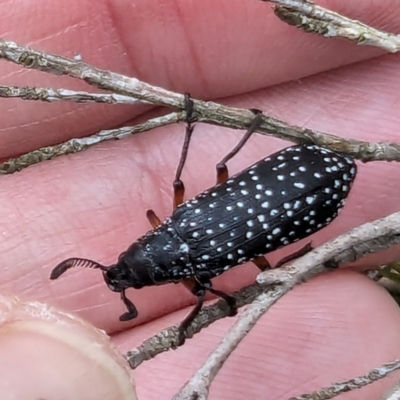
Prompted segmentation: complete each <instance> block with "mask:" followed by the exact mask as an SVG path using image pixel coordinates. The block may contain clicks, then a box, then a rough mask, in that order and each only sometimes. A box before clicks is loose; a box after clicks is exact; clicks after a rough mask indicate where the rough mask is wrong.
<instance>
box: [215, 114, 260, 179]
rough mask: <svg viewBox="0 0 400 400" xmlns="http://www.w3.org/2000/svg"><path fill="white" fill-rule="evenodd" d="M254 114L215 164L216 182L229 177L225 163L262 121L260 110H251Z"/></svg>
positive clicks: (233, 155)
mask: <svg viewBox="0 0 400 400" xmlns="http://www.w3.org/2000/svg"><path fill="white" fill-rule="evenodd" d="M251 111H252V112H254V114H255V115H256V116H255V118H254V119H253V121H252V122H251V124H250V126H249V128H248V129H247V131H246V133H245V134H244V136H243V137H242V139H241V140H240V142H239V143H238V144H237V145H236V146H235V147H234V148H233V150H232V151H231V152H229V153H228V154H227V155H226V156H225V157H224V158H223V159H222V160H221V161H220V162H219V163H218V164H217V166H216V170H217V184H218V183H222V182H225V181H226V180H227V179H228V177H229V172H228V167H227V166H226V163H227V162H228V161H229V160H230V159H232V158H233V157H235V155H236V154H237V153H239V151H240V149H241V148H242V147H243V146H244V145H245V144H246V143H247V141H248V140H249V139H250V136H251V135H252V134H253V133H254V132H255V131H256V130H257V128H258V127H259V126H260V124H261V122H262V112H261V111H260V110H251Z"/></svg>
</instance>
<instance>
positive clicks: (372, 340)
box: [0, 0, 400, 400]
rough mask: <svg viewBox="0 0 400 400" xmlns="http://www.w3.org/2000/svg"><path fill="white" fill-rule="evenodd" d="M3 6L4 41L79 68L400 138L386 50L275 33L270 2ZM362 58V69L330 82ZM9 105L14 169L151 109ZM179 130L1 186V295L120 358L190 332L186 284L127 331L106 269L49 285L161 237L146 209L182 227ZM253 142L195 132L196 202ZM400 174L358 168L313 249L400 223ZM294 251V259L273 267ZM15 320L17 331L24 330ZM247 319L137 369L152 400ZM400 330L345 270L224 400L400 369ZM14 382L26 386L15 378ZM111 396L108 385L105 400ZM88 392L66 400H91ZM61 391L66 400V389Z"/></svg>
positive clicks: (63, 160) (228, 283) (4, 147)
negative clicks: (356, 231)
mask: <svg viewBox="0 0 400 400" xmlns="http://www.w3.org/2000/svg"><path fill="white" fill-rule="evenodd" d="M326 6H327V7H333V6H336V10H337V11H339V12H341V13H343V14H344V15H348V16H354V17H355V18H359V19H361V20H362V21H364V22H366V23H370V24H372V25H374V26H377V27H384V28H385V29H386V30H389V31H393V32H395V31H398V30H399V25H400V14H399V13H397V14H396V11H397V10H393V9H391V8H390V3H387V2H384V1H383V0H382V1H381V2H370V3H368V4H366V2H365V1H363V2H361V1H353V2H351V4H349V2H346V1H337V2H333V1H327V2H326ZM0 7H1V9H2V11H3V12H2V13H0V15H1V17H0V18H2V21H1V22H2V24H1V26H2V27H3V29H2V31H3V33H2V36H6V38H7V39H9V40H13V41H17V42H19V43H24V44H25V43H26V44H29V45H30V46H31V47H35V48H37V49H43V50H47V51H50V52H54V53H58V54H62V55H65V56H70V57H72V56H73V55H74V54H75V53H79V54H81V55H82V57H83V60H84V61H86V62H88V63H90V64H92V65H96V66H99V67H101V68H105V69H110V70H113V71H116V72H120V73H123V74H126V75H131V76H135V77H137V78H139V79H142V80H144V81H146V82H149V83H152V84H155V85H158V86H163V87H165V88H168V89H171V90H174V91H177V92H190V93H191V95H192V96H193V97H194V98H201V99H216V98H224V100H223V101H222V102H223V103H224V104H228V105H232V106H237V107H245V108H252V107H253V108H254V107H255V108H259V109H262V110H263V111H264V112H265V113H266V114H271V115H273V116H275V117H277V118H279V119H282V120H285V121H287V122H290V123H293V124H295V125H300V126H306V127H309V128H313V129H317V130H320V131H324V132H329V133H333V134H337V135H339V136H344V137H345V136H347V137H354V138H359V139H363V140H370V141H398V137H399V135H398V133H397V129H398V127H399V126H400V117H399V114H398V112H397V107H396V106H395V105H396V101H397V85H395V84H394V83H397V82H398V79H396V78H398V75H399V74H400V72H398V71H399V68H398V63H399V61H398V57H396V56H393V55H384V56H381V57H380V58H376V59H374V60H372V59H370V58H371V57H372V56H374V55H377V54H380V53H379V52H378V51H377V50H376V49H371V48H361V47H356V45H355V44H354V43H347V42H344V41H341V40H328V39H324V38H320V37H317V36H315V35H307V34H305V33H301V32H298V31H296V29H295V28H291V27H288V26H286V25H285V24H284V23H282V22H281V21H279V20H278V19H277V18H276V17H275V16H274V15H273V13H272V12H271V10H270V6H269V5H268V4H263V3H262V2H252V1H243V0H240V1H239V0H236V1H232V0H231V1H230V2H229V6H228V3H227V2H224V1H215V0H213V1H203V2H200V3H199V2H187V1H186V2H185V1H180V2H170V3H169V4H168V5H166V4H165V2H161V1H152V2H149V1H145V0H143V1H139V0H137V1H136V2H135V3H134V4H133V3H131V2H129V1H120V2H110V3H104V2H103V3H101V2H90V1H87V2H82V1H79V2H78V1H74V0H68V1H64V2H63V3H54V2H51V1H47V0H41V1H40V2H38V1H35V2H33V1H25V2H24V4H23V7H22V5H20V6H19V7H20V9H19V10H18V14H17V13H16V12H15V8H14V9H12V10H11V8H10V6H9V3H6V2H3V3H1V4H0ZM63 7H65V10H64V9H63ZM11 11H12V13H11ZM363 60H364V61H363ZM356 61H362V62H360V63H358V64H356V65H352V66H348V67H343V68H340V69H337V70H333V69H334V68H336V67H339V66H343V65H345V64H349V63H352V62H356ZM13 71H18V72H13ZM324 71H328V72H324ZM0 74H1V76H2V84H3V85H12V84H14V85H19V86H23V85H30V86H33V85H36V86H45V87H68V88H72V89H85V88H87V87H86V86H84V85H83V84H82V83H80V82H76V81H73V80H71V79H68V78H66V77H55V76H50V75H47V74H42V73H38V72H33V73H32V72H31V71H27V70H18V69H16V68H15V67H14V66H12V65H10V64H6V63H4V62H3V63H1V64H0ZM311 75H313V76H311ZM306 76H310V77H308V78H305V79H304V80H302V81H301V82H299V81H298V79H299V78H302V77H306ZM274 85H277V86H274ZM243 93H245V94H243ZM2 109H3V118H2V124H1V126H2V134H1V136H0V140H1V146H0V152H1V153H0V154H1V158H6V157H12V156H16V155H18V154H21V153H24V152H27V151H30V150H33V149H35V148H38V147H40V146H45V145H50V144H54V143H59V142H61V141H64V140H67V139H69V138H72V137H78V136H86V135H89V134H90V133H93V132H96V131H99V130H101V129H107V128H109V127H114V126H117V125H128V124H132V121H131V119H132V118H134V117H135V116H138V115H139V113H140V112H143V109H142V108H140V109H139V108H137V107H127V106H107V105H99V104H94V105H76V104H69V103H54V104H46V103H39V102H22V101H21V100H18V99H17V100H10V99H4V100H2ZM183 132H184V128H183V127H182V126H170V127H164V128H160V129H157V130H156V131H153V132H150V133H145V134H141V135H136V136H133V137H131V138H129V139H125V140H124V141H118V142H108V143H105V144H102V145H100V146H97V147H95V148H92V149H90V150H88V151H86V152H83V153H80V154H76V155H74V156H67V157H60V158H58V159H56V160H54V161H51V162H45V163H41V164H39V165H37V166H34V167H32V168H28V169H26V170H24V171H22V172H21V173H18V174H14V175H11V176H3V177H2V178H1V179H2V185H1V191H0V196H1V204H2V207H1V209H0V213H1V214H0V215H1V221H2V234H3V240H2V242H1V254H2V263H1V267H0V268H1V274H0V277H1V278H0V285H1V286H0V287H1V292H0V293H2V294H8V295H17V296H22V297H25V298H30V299H37V300H41V301H44V302H46V303H49V304H54V305H57V306H60V307H63V308H65V309H67V310H71V311H75V312H77V313H78V314H79V315H80V316H82V317H83V318H85V319H87V320H88V321H90V322H91V323H93V324H94V325H95V326H97V327H99V328H101V329H104V330H106V331H107V332H108V333H109V334H110V335H111V336H112V339H113V342H114V343H115V344H116V345H118V346H119V347H120V349H121V350H122V351H126V350H128V349H129V348H132V347H133V346H136V345H138V344H139V343H140V342H141V340H142V339H144V338H146V337H148V336H150V335H152V334H154V333H156V332H158V331H160V330H161V329H163V328H165V327H167V326H169V325H171V324H175V323H178V322H179V321H181V320H182V319H183V318H184V316H185V315H186V314H187V313H188V312H189V310H190V309H189V308H187V307H189V305H190V304H192V303H193V301H194V298H193V296H191V295H190V293H188V292H186V291H185V289H184V288H182V287H181V286H180V285H167V286H163V287H157V288H146V289H142V290H139V291H134V290H132V291H130V292H129V293H128V296H129V297H130V298H131V299H132V300H133V301H134V303H135V304H136V306H137V308H138V310H139V317H138V318H137V319H136V320H134V321H132V323H120V322H119V321H118V317H119V315H120V314H121V313H122V312H123V305H122V304H121V302H120V300H119V296H118V295H116V294H115V293H112V292H110V291H109V290H108V289H107V288H106V287H105V285H104V283H103V280H102V277H101V274H100V273H98V272H97V271H90V270H82V271H77V270H74V271H71V272H69V273H68V274H66V275H65V276H63V277H62V279H61V278H60V279H59V280H58V281H56V282H51V281H50V280H49V274H50V271H51V269H52V268H53V267H54V266H55V265H56V264H57V263H58V262H59V261H61V260H63V259H64V258H68V257H71V256H80V257H87V258H91V259H93V260H97V261H99V262H101V263H104V264H107V263H112V262H113V261H114V260H115V259H116V257H117V256H118V254H119V253H120V252H122V251H123V250H125V249H126V247H127V246H128V245H129V244H130V243H131V242H133V241H134V240H136V238H137V237H139V236H140V235H142V234H143V233H145V232H146V231H147V230H148V229H149V225H148V222H147V220H146V216H145V212H146V210H147V209H148V208H153V209H154V210H155V211H156V213H157V214H158V215H159V216H160V217H163V216H167V215H169V214H170V213H171V207H172V180H173V176H174V172H175V168H176V166H177V162H178V159H179V154H180V149H181V146H182V142H183V138H184V133H183ZM242 135H243V132H238V131H232V130H228V129H223V128H220V127H215V126H208V125H204V124H197V127H196V129H195V132H194V138H193V142H192V146H191V148H190V150H189V156H188V162H187V165H186V167H185V170H184V174H183V180H184V182H185V185H186V188H187V196H190V197H191V196H193V195H195V194H196V193H198V192H200V191H202V190H204V189H205V188H206V187H209V186H211V185H213V183H214V181H215V164H216V163H217V162H218V161H219V160H220V159H221V158H222V157H223V156H224V155H225V154H226V153H227V152H228V151H229V150H230V149H232V147H233V146H234V145H235V144H236V143H237V142H238V140H239V139H240V137H241V136H242ZM210 144H211V145H210ZM285 145H287V143H283V142H281V141H278V140H275V139H272V138H269V137H263V136H257V135H254V137H252V139H251V140H250V141H249V143H248V144H247V145H246V146H245V148H244V149H243V150H242V151H241V152H240V153H239V155H238V156H237V157H235V158H234V159H233V160H232V162H230V163H229V169H230V172H231V173H234V172H237V171H240V170H241V169H243V168H244V167H246V166H247V165H250V164H251V163H252V162H254V161H256V160H258V159H261V158H262V157H264V156H265V155H266V154H270V153H272V152H274V151H275V150H277V149H278V148H282V147H284V146H285ZM396 168H397V165H396V164H394V163H393V164H388V163H371V164H369V165H360V168H359V173H358V176H357V179H356V182H355V184H354V187H353V189H352V193H351V194H350V197H349V200H348V202H347V204H346V207H345V208H344V210H343V211H342V213H341V214H340V216H339V217H338V218H337V220H335V221H334V222H333V223H332V224H331V225H330V226H329V227H328V228H326V229H324V230H323V231H322V232H320V233H318V234H317V235H314V236H313V238H312V239H313V243H314V245H318V244H320V243H322V242H324V241H326V240H327V239H329V238H332V237H335V236H336V235H338V234H340V233H343V232H345V231H347V230H348V229H350V228H352V227H355V226H357V225H359V224H361V223H363V222H366V221H370V220H373V219H376V218H379V217H382V216H384V215H387V214H389V213H391V212H394V211H397V210H398V206H397V203H398V201H397V199H398V196H399V194H400V187H398V186H397V187H396V186H395V185H391V184H390V182H391V181H392V179H393V178H392V177H394V176H396ZM292 251H293V248H291V247H289V249H283V250H281V251H279V252H276V253H275V254H273V255H272V256H271V257H269V259H270V260H272V261H276V260H278V259H279V258H281V257H282V256H284V255H285V254H287V253H290V252H292ZM375 259H376V260H377V259H378V258H375ZM379 260H381V258H379ZM371 262H372V261H371ZM256 273H257V271H256V269H255V268H254V267H253V266H252V265H247V266H243V267H238V268H236V269H234V270H232V271H230V272H228V273H226V274H224V275H223V276H221V277H220V278H218V279H216V280H215V286H216V287H218V288H219V289H221V290H223V291H225V292H227V293H229V292H232V291H234V290H237V289H239V288H240V287H243V286H245V285H246V284H249V283H251V282H252V281H253V280H254V277H255V275H256ZM3 314H4V313H3ZM4 315H5V316H4V317H3V318H4V319H6V322H4V323H3V329H5V328H7V327H9V323H10V320H9V319H7V318H8V317H9V316H8V315H7V314H4ZM233 321H234V319H231V318H229V319H224V320H223V321H219V322H218V323H216V324H214V325H213V326H211V327H210V328H207V329H206V330H204V331H203V332H201V333H200V334H199V335H197V336H196V337H195V338H194V339H192V340H188V341H187V342H186V344H185V346H183V347H182V348H180V349H179V350H177V351H175V352H169V353H168V354H162V355H160V356H159V357H157V358H156V359H155V360H153V361H151V362H148V363H145V364H144V365H143V366H141V367H139V368H138V370H137V373H136V374H135V377H136V382H137V392H138V395H139V398H145V399H168V398H170V397H171V396H172V395H173V394H174V393H175V392H176V391H177V390H178V388H179V387H180V386H181V385H182V384H183V383H184V382H185V381H186V380H187V379H188V378H189V377H190V376H191V374H192V373H193V372H194V371H195V370H196V369H197V368H198V367H199V366H200V365H201V363H202V362H203V361H204V360H205V358H206V357H207V355H208V354H209V353H210V352H211V351H212V349H213V348H214V347H215V346H216V344H217V343H218V342H219V341H220V340H221V338H222V337H223V336H224V333H225V332H226V330H227V329H228V327H229V326H230V325H231V324H232V323H233ZM138 324H141V325H140V326H137V325H138ZM399 325H400V317H399V313H398V307H397V305H396V304H395V303H394V302H393V300H392V299H391V298H390V296H389V295H387V293H386V292H385V291H383V290H382V289H380V288H379V287H378V286H376V285H375V284H373V283H372V282H370V281H369V280H368V279H366V278H365V277H363V276H361V275H358V274H355V273H354V272H349V271H346V270H345V269H343V270H339V271H336V272H335V273H331V274H328V275H324V276H319V277H317V278H316V279H313V280H312V281H310V282H309V283H307V284H304V285H301V286H299V287H297V288H295V289H294V290H293V291H291V292H290V293H289V294H288V295H286V296H285V297H284V298H283V299H281V300H280V301H279V302H278V303H277V304H276V305H275V306H274V307H273V308H272V309H271V310H270V311H269V312H268V313H267V314H266V315H265V316H264V317H263V318H262V319H261V321H260V322H259V324H258V325H257V326H256V327H255V329H253V330H252V331H251V332H250V333H249V335H248V336H247V337H246V339H245V340H244V341H243V342H242V343H241V345H240V346H239V347H238V349H236V351H235V352H234V354H233V355H232V356H231V357H230V359H229V360H228V361H227V363H226V364H225V366H224V368H223V369H222V370H221V372H220V374H219V375H218V377H217V379H216V380H215V382H214V384H213V386H212V389H211V393H210V398H211V399H223V398H229V399H242V398H249V399H250V398H254V399H260V398H266V396H267V397H268V398H269V399H278V398H282V399H284V398H288V397H290V396H293V395H296V394H300V393H303V392H308V391H311V390H315V389H318V388H320V387H321V386H324V385H328V384H330V383H332V382H333V381H337V380H343V379H347V378H350V377H354V376H356V375H359V374H363V373H366V372H367V371H369V370H370V369H371V368H373V367H376V366H378V365H380V364H381V363H384V362H387V361H390V360H392V359H393V358H396V357H398V353H399V347H400V345H399V344H398V338H397V332H398V328H399ZM133 326H135V328H134V329H133ZM27 343H30V341H27ZM32 343H33V342H32ZM47 345H48V343H43V344H42V346H43V351H49V350H48V347H47ZM35 346H37V344H35ZM52 351H53V353H52V354H53V355H54V358H57V356H58V353H56V350H52ZM49 362H50V360H49ZM4 368H6V369H7V371H11V372H13V371H12V368H11V367H10V366H9V364H5V367H4ZM16 369H17V370H18V371H19V367H18V368H17V367H16ZM37 372H38V373H39V375H38V377H37V378H36V383H37V382H38V381H39V380H40V378H42V379H43V382H44V383H43V385H57V384H58V382H57V380H51V379H48V375H45V374H42V375H40V370H39V371H37ZM47 374H48V373H47ZM4 376H5V375H3V377H4ZM3 379H5V378H3ZM101 380H103V381H104V378H99V381H101ZM103 383H104V382H103ZM387 385H388V381H385V382H383V383H377V384H374V385H372V386H371V387H370V388H368V389H365V390H363V392H361V391H357V392H353V393H351V394H349V395H348V396H349V397H348V398H359V396H360V393H362V396H363V399H369V398H371V399H375V398H377V397H378V396H379V394H380V393H382V391H383V390H384V388H386V387H387ZM98 388H99V385H97V383H96V380H95V379H94V381H93V390H94V392H93V393H92V394H93V396H96V392H95V390H97V389H98ZM77 390H80V389H77ZM77 393H78V394H77ZM77 393H75V394H74V396H72V397H71V396H70V397H68V398H75V399H78V398H79V392H77ZM266 393H267V394H266ZM59 395H60V397H59V398H60V399H62V398H64V397H62V396H63V395H65V393H60V394H59ZM82 396H83V397H82ZM84 396H85V394H83V395H82V394H81V397H82V398H87V397H84ZM86 396H87V393H86ZM94 398H96V397H94ZM97 398H105V397H104V394H103V397H100V396H99V395H97ZM110 398H112V397H110ZM7 400H8V399H7Z"/></svg>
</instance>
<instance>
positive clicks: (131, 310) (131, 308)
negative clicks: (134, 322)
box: [119, 290, 138, 321]
mask: <svg viewBox="0 0 400 400" xmlns="http://www.w3.org/2000/svg"><path fill="white" fill-rule="evenodd" d="M121 300H122V301H123V303H124V304H125V306H126V308H127V309H128V312H126V313H124V314H122V315H121V316H120V317H119V320H120V321H129V320H130V319H134V318H136V317H137V315H138V312H137V309H136V307H135V305H134V304H133V303H132V302H131V301H130V300H129V299H128V298H127V297H126V294H125V290H123V291H122V292H121Z"/></svg>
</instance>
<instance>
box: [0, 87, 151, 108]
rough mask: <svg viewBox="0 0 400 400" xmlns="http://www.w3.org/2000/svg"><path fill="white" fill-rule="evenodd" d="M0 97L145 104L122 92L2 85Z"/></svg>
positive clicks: (48, 100)
mask: <svg viewBox="0 0 400 400" xmlns="http://www.w3.org/2000/svg"><path fill="white" fill-rule="evenodd" d="M0 97H3V98H16V97H17V98H21V99H22V100H39V101H46V102H49V103H50V102H54V101H59V100H67V101H74V102H75V103H107V104H143V102H142V101H139V100H137V99H134V98H132V97H129V96H123V95H120V94H102V93H89V92H82V91H75V90H68V89H52V88H38V87H28V86H27V87H19V86H1V85H0Z"/></svg>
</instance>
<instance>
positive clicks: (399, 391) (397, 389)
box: [382, 381, 400, 400]
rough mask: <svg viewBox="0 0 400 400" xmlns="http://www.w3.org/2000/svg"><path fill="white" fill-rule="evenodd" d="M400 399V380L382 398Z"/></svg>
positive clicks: (383, 399) (387, 399)
mask: <svg viewBox="0 0 400 400" xmlns="http://www.w3.org/2000/svg"><path fill="white" fill-rule="evenodd" d="M399 399H400V382H399V381H398V382H396V384H395V385H393V386H392V387H391V388H390V389H389V390H388V391H387V392H386V393H385V394H384V395H383V397H382V400H399Z"/></svg>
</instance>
